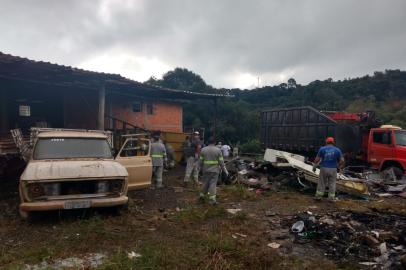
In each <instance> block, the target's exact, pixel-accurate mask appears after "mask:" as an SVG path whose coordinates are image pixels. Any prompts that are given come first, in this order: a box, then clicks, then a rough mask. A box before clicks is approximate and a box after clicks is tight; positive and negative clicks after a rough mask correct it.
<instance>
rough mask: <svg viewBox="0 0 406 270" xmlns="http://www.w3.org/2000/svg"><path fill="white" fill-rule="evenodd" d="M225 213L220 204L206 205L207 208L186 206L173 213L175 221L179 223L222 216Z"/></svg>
mask: <svg viewBox="0 0 406 270" xmlns="http://www.w3.org/2000/svg"><path fill="white" fill-rule="evenodd" d="M226 215H227V212H226V210H225V209H224V208H223V207H222V206H208V207H207V208H196V207H192V206H190V207H188V208H185V209H183V210H182V211H179V212H177V213H176V214H175V215H174V219H175V221H177V222H179V223H183V224H185V223H196V222H200V221H205V220H209V219H215V218H222V217H225V216H226Z"/></svg>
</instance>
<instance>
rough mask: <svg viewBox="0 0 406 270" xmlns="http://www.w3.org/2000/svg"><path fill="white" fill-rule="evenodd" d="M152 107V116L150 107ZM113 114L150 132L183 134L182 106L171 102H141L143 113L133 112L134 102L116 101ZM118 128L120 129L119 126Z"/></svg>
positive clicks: (112, 109) (112, 110)
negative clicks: (159, 131)
mask: <svg viewBox="0 0 406 270" xmlns="http://www.w3.org/2000/svg"><path fill="white" fill-rule="evenodd" d="M151 105H152V114H150V112H151V111H149V110H148V106H151ZM111 107H112V108H111V113H112V114H113V116H114V117H115V118H118V119H120V120H123V121H126V122H128V123H130V124H133V125H136V126H138V127H142V128H145V129H148V130H161V131H170V132H182V131H183V126H182V121H183V115H182V114H183V110H182V106H181V105H179V104H175V103H169V102H141V108H142V111H141V112H133V102H128V101H122V100H121V101H118V100H116V101H114V102H113V104H112V105H111ZM117 128H120V126H118V127H117Z"/></svg>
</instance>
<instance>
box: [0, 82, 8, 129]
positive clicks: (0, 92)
mask: <svg viewBox="0 0 406 270" xmlns="http://www.w3.org/2000/svg"><path fill="white" fill-rule="evenodd" d="M0 133H8V134H10V127H9V125H8V108H7V95H6V89H4V88H3V89H0Z"/></svg>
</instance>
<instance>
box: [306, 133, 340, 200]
mask: <svg viewBox="0 0 406 270" xmlns="http://www.w3.org/2000/svg"><path fill="white" fill-rule="evenodd" d="M334 144H335V143H334V138H333V137H327V138H326V145H325V146H323V147H321V148H320V150H319V152H318V153H317V157H316V159H315V160H314V164H313V172H316V167H317V165H319V164H320V174H319V182H318V184H317V191H316V199H321V198H322V197H323V196H324V193H325V191H326V187H328V198H329V199H330V200H335V195H336V181H337V167H340V168H342V167H343V166H344V158H343V154H342V153H341V150H340V149H339V148H337V147H335V146H334Z"/></svg>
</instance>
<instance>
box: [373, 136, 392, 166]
mask: <svg viewBox="0 0 406 270" xmlns="http://www.w3.org/2000/svg"><path fill="white" fill-rule="evenodd" d="M371 132H373V134H372V140H371V144H370V145H369V162H370V163H371V165H372V167H373V168H379V166H380V165H381V163H382V161H384V160H385V159H391V158H393V156H394V152H393V150H394V147H393V141H392V132H391V131H388V130H375V131H371Z"/></svg>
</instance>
